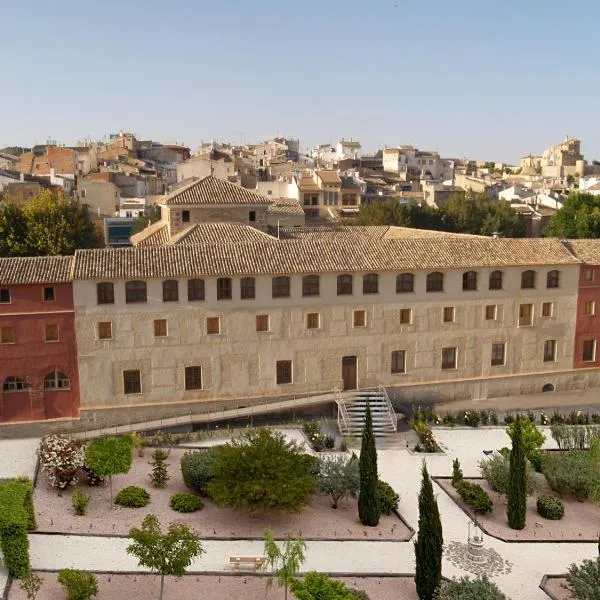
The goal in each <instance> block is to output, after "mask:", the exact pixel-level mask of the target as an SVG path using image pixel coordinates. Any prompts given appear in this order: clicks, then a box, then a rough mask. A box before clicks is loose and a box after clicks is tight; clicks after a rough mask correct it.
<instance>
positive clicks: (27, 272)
mask: <svg viewBox="0 0 600 600" xmlns="http://www.w3.org/2000/svg"><path fill="white" fill-rule="evenodd" d="M73 262H74V258H73V257H72V256H31V257H19V258H0V285H24V284H34V283H69V282H70V281H73Z"/></svg>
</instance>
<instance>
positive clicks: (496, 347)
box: [492, 343, 506, 367]
mask: <svg viewBox="0 0 600 600" xmlns="http://www.w3.org/2000/svg"><path fill="white" fill-rule="evenodd" d="M505 351H506V344H504V343H501V344H492V367H499V366H501V365H503V364H504V356H505Z"/></svg>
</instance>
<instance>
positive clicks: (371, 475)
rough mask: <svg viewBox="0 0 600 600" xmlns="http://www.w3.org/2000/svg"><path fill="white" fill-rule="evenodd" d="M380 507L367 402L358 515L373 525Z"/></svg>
mask: <svg viewBox="0 0 600 600" xmlns="http://www.w3.org/2000/svg"><path fill="white" fill-rule="evenodd" d="M379 514H380V508H379V503H378V501H377V449H376V448H375V436H374V435H373V421H372V420H371V408H370V406H369V404H368V403H367V410H366V411H365V424H364V427H363V432H362V441H361V445H360V492H359V494H358V517H359V518H360V522H361V523H362V524H363V525H369V526H370V527H375V526H376V525H377V524H378V523H379Z"/></svg>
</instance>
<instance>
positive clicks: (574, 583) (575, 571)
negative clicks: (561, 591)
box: [567, 556, 600, 600]
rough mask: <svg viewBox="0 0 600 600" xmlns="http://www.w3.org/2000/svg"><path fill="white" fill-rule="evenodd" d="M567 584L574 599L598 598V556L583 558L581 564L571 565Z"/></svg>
mask: <svg viewBox="0 0 600 600" xmlns="http://www.w3.org/2000/svg"><path fill="white" fill-rule="evenodd" d="M567 584H568V586H569V590H571V594H573V598H575V600H599V599H600V556H599V557H597V558H595V559H592V560H584V561H583V562H582V563H581V565H575V564H573V565H571V566H570V567H569V572H568V573H567Z"/></svg>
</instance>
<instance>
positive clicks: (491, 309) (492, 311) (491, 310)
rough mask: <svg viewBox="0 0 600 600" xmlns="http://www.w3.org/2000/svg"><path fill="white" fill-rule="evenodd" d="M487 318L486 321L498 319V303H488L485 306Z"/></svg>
mask: <svg viewBox="0 0 600 600" xmlns="http://www.w3.org/2000/svg"><path fill="white" fill-rule="evenodd" d="M485 320H486V321H495V320H496V305H495V304H488V305H487V306H486V307H485Z"/></svg>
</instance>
